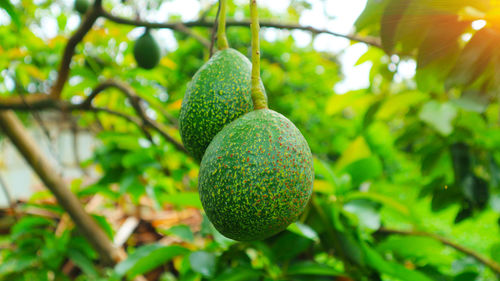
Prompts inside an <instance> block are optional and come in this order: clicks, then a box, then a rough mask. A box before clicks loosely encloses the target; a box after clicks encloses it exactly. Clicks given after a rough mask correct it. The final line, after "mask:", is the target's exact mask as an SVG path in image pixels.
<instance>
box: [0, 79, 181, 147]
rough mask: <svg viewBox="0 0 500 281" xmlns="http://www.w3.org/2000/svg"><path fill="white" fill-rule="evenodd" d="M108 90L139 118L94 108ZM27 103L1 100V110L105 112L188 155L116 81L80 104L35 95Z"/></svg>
mask: <svg viewBox="0 0 500 281" xmlns="http://www.w3.org/2000/svg"><path fill="white" fill-rule="evenodd" d="M108 88H116V89H118V90H120V91H121V92H122V93H123V94H125V96H126V97H127V99H128V100H129V101H130V103H131V105H132V107H133V108H134V110H135V112H136V114H137V115H138V116H139V118H137V117H134V116H129V115H127V114H125V113H121V112H118V111H113V110H111V109H108V108H103V107H95V106H92V101H93V100H94V99H95V98H96V97H97V95H99V94H100V93H101V92H103V91H104V90H106V89H108ZM31 96H36V98H29V97H31ZM25 98H26V99H25V101H23V100H22V99H20V98H19V97H18V96H16V98H15V99H14V98H7V99H0V110H2V109H3V110H6V109H13V110H20V111H33V110H48V109H54V110H59V111H66V110H68V111H91V112H105V113H108V114H111V115H115V116H118V117H121V118H123V119H125V120H127V121H128V122H131V123H133V124H135V125H136V126H138V127H139V129H141V130H142V132H144V134H145V135H146V137H147V138H148V139H150V140H151V135H150V134H149V131H148V130H147V128H151V129H153V130H155V131H156V132H158V133H159V134H160V135H161V136H162V137H163V138H164V139H165V140H166V141H167V142H169V143H171V144H172V145H173V146H174V147H175V148H176V149H177V150H179V151H181V152H183V153H186V154H188V152H187V150H186V148H185V147H184V146H183V145H182V143H180V142H179V141H177V140H176V139H175V138H174V137H172V136H171V135H170V134H169V133H168V132H167V130H166V129H165V127H164V126H162V125H161V124H159V123H158V122H156V121H154V120H152V119H150V118H149V117H148V116H147V115H146V114H145V112H144V110H143V108H142V107H141V104H140V103H141V101H142V99H141V97H139V95H137V93H136V92H135V91H134V89H132V88H131V87H130V86H128V85H127V84H125V83H123V82H120V81H116V80H107V81H105V82H102V83H101V84H99V85H97V86H96V87H95V88H94V89H93V90H92V92H91V93H90V95H89V96H88V97H87V98H86V99H85V100H84V101H83V102H82V103H80V104H73V103H70V102H67V101H63V100H55V99H52V98H51V97H50V96H49V95H44V94H35V95H27V96H26V97H25Z"/></svg>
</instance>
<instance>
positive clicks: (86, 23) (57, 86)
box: [50, 0, 102, 99]
mask: <svg viewBox="0 0 500 281" xmlns="http://www.w3.org/2000/svg"><path fill="white" fill-rule="evenodd" d="M101 2H102V0H96V1H95V2H94V5H93V6H92V8H91V10H90V11H88V12H87V14H85V18H84V19H83V21H82V23H81V24H80V26H79V27H78V29H77V30H76V31H75V33H73V35H72V36H71V37H70V38H69V40H68V43H67V44H66V47H65V48H64V52H63V55H62V60H61V64H60V65H59V70H58V72H57V80H56V82H55V83H54V85H53V86H52V88H51V90H50V96H51V97H52V98H54V99H59V98H60V96H61V92H62V90H63V88H64V85H65V84H66V81H67V80H68V77H69V71H70V68H69V65H70V63H71V60H72V58H73V55H74V54H75V48H76V45H78V43H80V42H81V41H82V40H83V37H85V35H86V34H87V33H88V32H89V31H90V29H91V28H92V26H93V25H94V23H95V21H96V20H97V18H98V17H99V16H100V15H101V13H102V7H101Z"/></svg>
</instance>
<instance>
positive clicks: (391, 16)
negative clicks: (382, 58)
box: [380, 0, 413, 53]
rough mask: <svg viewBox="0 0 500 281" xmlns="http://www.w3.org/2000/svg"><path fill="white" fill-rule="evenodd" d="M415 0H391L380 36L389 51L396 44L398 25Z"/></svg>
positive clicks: (382, 23)
mask: <svg viewBox="0 0 500 281" xmlns="http://www.w3.org/2000/svg"><path fill="white" fill-rule="evenodd" d="M412 2H413V0H389V3H388V4H387V6H386V7H385V9H384V13H383V15H382V19H381V27H380V38H381V39H382V46H383V47H384V50H385V51H386V52H387V53H392V51H393V49H394V46H395V45H396V42H397V41H396V40H397V33H398V27H399V24H400V22H401V21H402V20H403V17H404V16H405V13H406V10H407V9H408V7H410V5H411V3H412Z"/></svg>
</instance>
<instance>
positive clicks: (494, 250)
mask: <svg viewBox="0 0 500 281" xmlns="http://www.w3.org/2000/svg"><path fill="white" fill-rule="evenodd" d="M490 253H491V258H492V259H493V260H495V261H496V262H498V263H500V243H496V244H493V246H491V249H490Z"/></svg>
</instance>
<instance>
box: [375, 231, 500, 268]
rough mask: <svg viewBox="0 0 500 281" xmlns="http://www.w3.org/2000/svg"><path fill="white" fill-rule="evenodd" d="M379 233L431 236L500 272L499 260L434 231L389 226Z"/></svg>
mask: <svg viewBox="0 0 500 281" xmlns="http://www.w3.org/2000/svg"><path fill="white" fill-rule="evenodd" d="M378 232H379V233H386V234H399V235H408V236H424V237H429V238H432V239H434V240H437V241H439V242H441V243H443V244H444V245H447V246H449V247H452V248H454V249H455V250H457V251H459V252H462V253H464V254H466V255H468V256H471V257H473V258H474V259H476V260H477V261H478V262H480V263H482V264H484V265H486V266H487V267H489V268H490V269H491V270H493V271H494V272H495V273H497V274H500V264H498V263H497V262H495V261H493V260H491V259H489V258H487V257H485V256H484V255H482V254H480V253H477V252H475V251H473V250H471V249H469V248H466V247H464V246H462V245H459V244H457V243H455V242H453V241H450V240H448V239H447V238H444V237H442V236H439V235H437V234H434V233H428V232H423V231H408V230H396V229H388V228H381V229H379V230H378Z"/></svg>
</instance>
